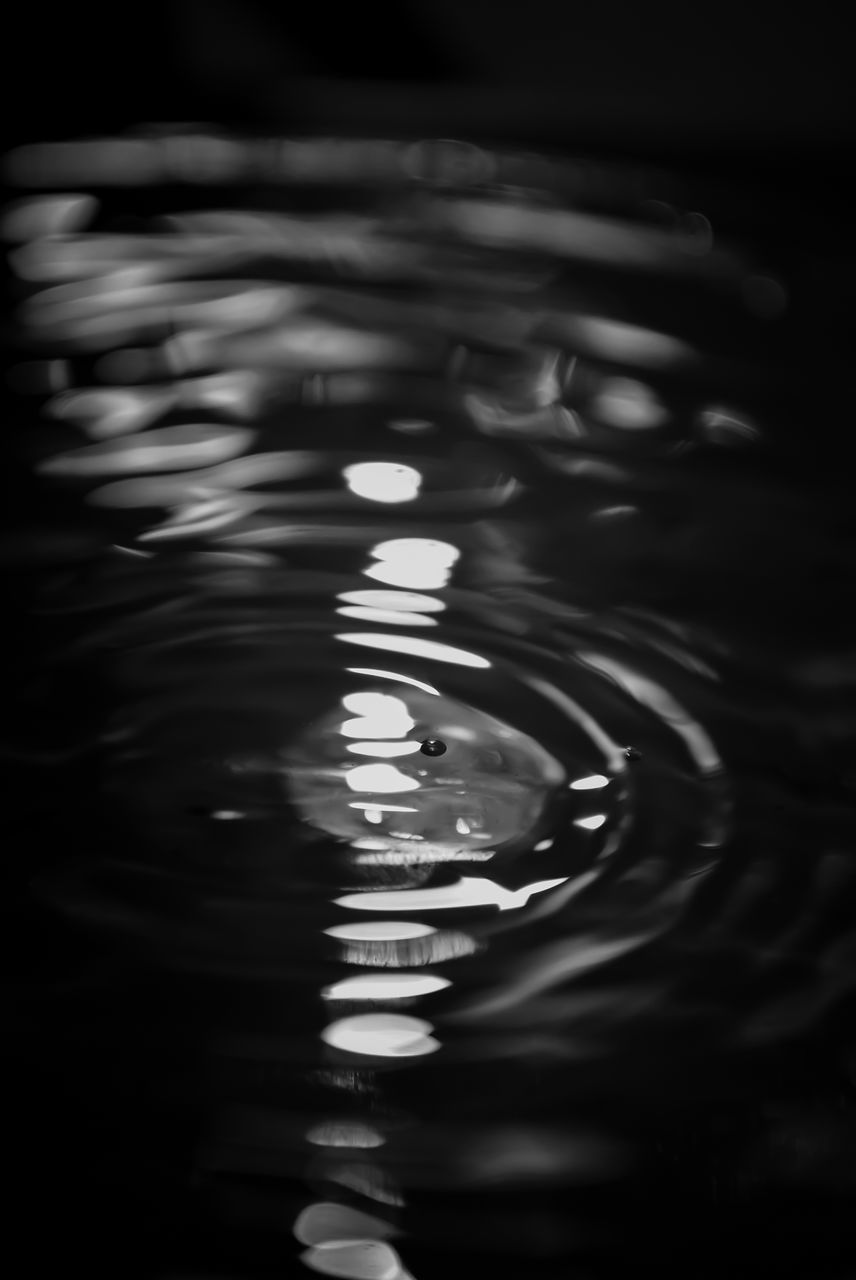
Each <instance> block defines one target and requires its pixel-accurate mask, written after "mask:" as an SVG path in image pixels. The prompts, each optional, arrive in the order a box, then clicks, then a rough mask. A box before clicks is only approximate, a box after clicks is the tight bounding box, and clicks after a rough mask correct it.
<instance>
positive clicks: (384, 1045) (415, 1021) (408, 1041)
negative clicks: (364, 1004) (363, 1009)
mask: <svg viewBox="0 0 856 1280" xmlns="http://www.w3.org/2000/svg"><path fill="white" fill-rule="evenodd" d="M433 1030H434V1028H433V1026H432V1025H431V1023H430V1022H426V1021H425V1020H424V1019H423V1018H409V1017H406V1016H405V1015H404V1014H401V1013H362V1014H355V1015H354V1017H352V1018H340V1019H338V1021H336V1022H331V1023H330V1025H329V1026H328V1027H325V1028H324V1030H323V1031H322V1032H321V1039H322V1040H323V1041H324V1043H325V1044H328V1045H330V1047H331V1048H333V1049H343V1050H345V1051H347V1052H349V1053H360V1054H366V1055H368V1056H370V1057H377V1058H413V1057H420V1056H421V1055H423V1054H428V1053H436V1051H437V1050H438V1049H439V1048H440V1043H439V1041H437V1040H435V1039H434V1037H433V1036H432V1035H431V1034H430V1033H431V1032H432V1031H433Z"/></svg>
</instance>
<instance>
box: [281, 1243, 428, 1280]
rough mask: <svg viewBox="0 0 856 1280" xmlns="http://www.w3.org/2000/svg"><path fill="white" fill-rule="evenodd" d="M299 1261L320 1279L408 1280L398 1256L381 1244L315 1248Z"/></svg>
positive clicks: (324, 1245)
mask: <svg viewBox="0 0 856 1280" xmlns="http://www.w3.org/2000/svg"><path fill="white" fill-rule="evenodd" d="M300 1261H301V1262H302V1263H303V1264H304V1266H306V1267H309V1268H310V1270H312V1271H317V1272H318V1273H319V1275H322V1276H342V1277H346V1278H347V1280H405V1277H406V1276H407V1272H406V1271H405V1270H404V1269H403V1267H402V1265H401V1260H400V1258H399V1256H398V1254H397V1253H396V1252H395V1250H394V1249H392V1248H390V1246H389V1245H388V1244H386V1243H384V1241H382V1240H347V1241H344V1240H343V1241H332V1242H330V1243H327V1244H323V1245H313V1247H312V1248H311V1249H306V1250H305V1251H304V1252H303V1253H302V1254H301V1255H300Z"/></svg>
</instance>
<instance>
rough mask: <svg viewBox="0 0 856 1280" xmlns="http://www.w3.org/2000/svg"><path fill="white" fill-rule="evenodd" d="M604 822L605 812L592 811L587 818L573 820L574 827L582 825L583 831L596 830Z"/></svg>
mask: <svg viewBox="0 0 856 1280" xmlns="http://www.w3.org/2000/svg"><path fill="white" fill-rule="evenodd" d="M605 822H606V814H605V813H593V814H592V815H591V816H590V817H588V818H576V819H575V820H574V826H575V827H582V828H583V830H584V831H597V829H598V828H599V827H602V826H603V824H604V823H605Z"/></svg>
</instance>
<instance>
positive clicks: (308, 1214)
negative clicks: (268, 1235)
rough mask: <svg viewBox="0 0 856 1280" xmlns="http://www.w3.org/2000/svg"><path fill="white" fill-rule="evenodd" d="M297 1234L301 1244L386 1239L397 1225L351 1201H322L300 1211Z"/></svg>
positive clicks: (346, 1144) (296, 1223)
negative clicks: (366, 1211)
mask: <svg viewBox="0 0 856 1280" xmlns="http://www.w3.org/2000/svg"><path fill="white" fill-rule="evenodd" d="M310 1141H312V1139H310ZM325 1145H328V1144H325ZM335 1145H345V1146H349V1145H351V1144H349V1143H344V1144H335ZM375 1145H376V1144H375ZM294 1234H295V1236H296V1237H297V1239H298V1240H299V1241H300V1243H301V1244H319V1245H323V1244H332V1243H333V1242H334V1241H340V1242H342V1243H344V1242H345V1241H349V1242H351V1243H353V1242H355V1241H359V1240H383V1239H384V1238H385V1237H387V1236H391V1235H395V1234H396V1233H395V1228H394V1227H393V1226H392V1225H391V1224H390V1223H388V1222H384V1221H383V1219H382V1218H375V1217H374V1216H373V1215H372V1214H369V1213H363V1212H362V1211H361V1210H359V1209H352V1208H351V1207H350V1206H349V1205H344V1204H336V1203H335V1202H334V1201H319V1202H317V1203H316V1204H310V1205H307V1206H306V1208H305V1209H304V1210H303V1212H302V1213H300V1214H299V1215H298V1217H297V1219H296V1221H295V1223H294Z"/></svg>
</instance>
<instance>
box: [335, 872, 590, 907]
mask: <svg viewBox="0 0 856 1280" xmlns="http://www.w3.org/2000/svg"><path fill="white" fill-rule="evenodd" d="M567 880H568V877H567V876H560V877H559V878H558V879H556V880H539V881H537V882H536V883H535V884H530V885H525V886H524V887H523V888H522V889H515V890H512V889H505V888H504V887H503V886H502V885H499V884H496V883H495V881H493V880H485V879H482V878H478V879H476V878H475V877H472V876H461V878H460V880H457V881H456V882H455V883H454V884H444V885H437V886H436V887H431V888H427V889H378V890H372V891H371V892H370V893H348V894H345V896H344V897H342V898H336V899H335V904H336V906H337V907H348V908H350V909H351V910H352V911H449V910H456V909H458V908H460V907H499V909H500V911H512V910H515V909H517V908H518V907H524V906H525V905H526V903H527V902H528V901H529V899H530V897H531V896H532V895H533V894H535V893H544V892H545V891H546V890H547V889H553V888H555V887H556V886H557V885H560V884H565V883H566V881H567Z"/></svg>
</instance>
